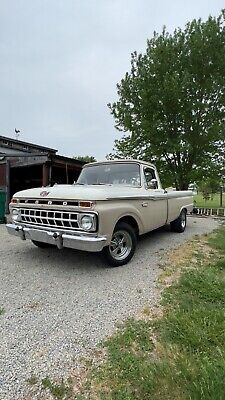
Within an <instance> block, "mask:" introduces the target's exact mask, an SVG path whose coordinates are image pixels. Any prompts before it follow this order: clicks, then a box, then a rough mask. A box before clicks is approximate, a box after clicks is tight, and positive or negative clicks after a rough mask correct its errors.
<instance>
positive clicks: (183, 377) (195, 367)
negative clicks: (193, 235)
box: [94, 227, 225, 400]
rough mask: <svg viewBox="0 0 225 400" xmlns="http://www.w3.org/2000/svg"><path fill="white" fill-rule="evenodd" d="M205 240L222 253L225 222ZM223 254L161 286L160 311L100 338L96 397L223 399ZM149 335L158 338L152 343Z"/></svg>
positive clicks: (124, 399)
mask: <svg viewBox="0 0 225 400" xmlns="http://www.w3.org/2000/svg"><path fill="white" fill-rule="evenodd" d="M209 242H210V244H211V245H212V246H213V247H215V248H219V249H220V250H222V251H223V252H224V253H225V227H222V228H221V230H219V231H218V232H217V233H216V234H214V235H213V237H212V238H210V239H209ZM224 272H225V259H224V258H222V259H219V257H218V259H217V260H216V261H215V263H213V264H210V265H204V266H200V264H199V265H198V266H197V267H195V268H193V269H189V270H186V271H184V272H183V273H182V275H181V277H180V279H179V282H178V283H176V284H173V285H172V286H171V287H169V288H168V289H165V290H164V294H163V298H162V303H163V307H164V316H163V317H162V318H160V319H158V320H153V321H135V320H130V321H128V322H127V323H126V324H125V325H124V326H123V327H122V328H121V329H120V331H119V332H118V334H117V335H115V336H114V337H112V338H110V339H109V340H107V341H106V342H105V344H104V345H105V347H106V349H107V352H108V359H107V361H106V362H105V363H103V365H102V366H101V367H100V368H98V369H97V371H96V373H95V378H94V379H95V380H96V381H95V382H96V383H95V384H96V388H97V389H96V390H97V397H96V398H98V399H104V400H142V399H151V400H156V399H157V400H192V399H193V400H224V399H225V362H224V359H225V279H224ZM153 338H157V341H156V344H155V345H154V344H153V343H154V340H153Z"/></svg>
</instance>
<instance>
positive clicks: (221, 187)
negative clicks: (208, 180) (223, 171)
mask: <svg viewBox="0 0 225 400" xmlns="http://www.w3.org/2000/svg"><path fill="white" fill-rule="evenodd" d="M220 207H223V185H222V184H221V186H220Z"/></svg>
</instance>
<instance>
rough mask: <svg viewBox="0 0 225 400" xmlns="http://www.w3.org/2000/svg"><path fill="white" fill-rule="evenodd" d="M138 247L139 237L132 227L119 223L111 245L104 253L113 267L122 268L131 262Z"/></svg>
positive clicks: (105, 248)
mask: <svg viewBox="0 0 225 400" xmlns="http://www.w3.org/2000/svg"><path fill="white" fill-rule="evenodd" d="M136 245H137V236H136V233H135V231H134V229H133V228H132V226H130V225H129V224H127V223H125V222H119V223H118V224H117V225H116V227H115V229H114V232H113V235H112V240H111V243H110V244H109V246H106V247H104V249H103V251H102V252H103V254H104V256H105V258H106V260H107V261H108V264H109V265H110V266H111V267H120V266H122V265H125V264H127V263H128V262H129V261H130V260H131V258H132V257H133V255H134V253H135V249H136Z"/></svg>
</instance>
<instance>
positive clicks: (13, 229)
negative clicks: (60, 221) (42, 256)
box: [6, 224, 107, 252]
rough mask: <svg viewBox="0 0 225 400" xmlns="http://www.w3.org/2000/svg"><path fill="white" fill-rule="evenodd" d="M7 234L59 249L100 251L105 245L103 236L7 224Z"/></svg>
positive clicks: (105, 241) (105, 240)
mask: <svg viewBox="0 0 225 400" xmlns="http://www.w3.org/2000/svg"><path fill="white" fill-rule="evenodd" d="M6 228H7V230H8V233H10V234H11V235H14V236H18V237H20V238H21V239H22V240H26V239H30V240H36V241H38V242H44V243H49V244H53V245H55V246H57V247H58V248H59V249H62V248H63V247H69V248H72V249H76V250H84V251H93V252H97V251H101V250H102V249H103V247H104V246H105V245H106V243H107V239H106V237H104V236H100V237H98V236H89V235H88V234H86V235H85V233H84V234H83V233H82V234H73V233H71V234H70V233H67V232H62V231H60V230H59V231H57V230H54V231H52V230H51V231H48V230H45V229H39V228H33V227H27V226H22V225H16V224H7V225H6Z"/></svg>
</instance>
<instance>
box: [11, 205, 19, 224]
mask: <svg viewBox="0 0 225 400" xmlns="http://www.w3.org/2000/svg"><path fill="white" fill-rule="evenodd" d="M12 219H13V221H15V222H16V221H19V220H20V211H19V210H18V209H17V208H14V209H13V210H12Z"/></svg>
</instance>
